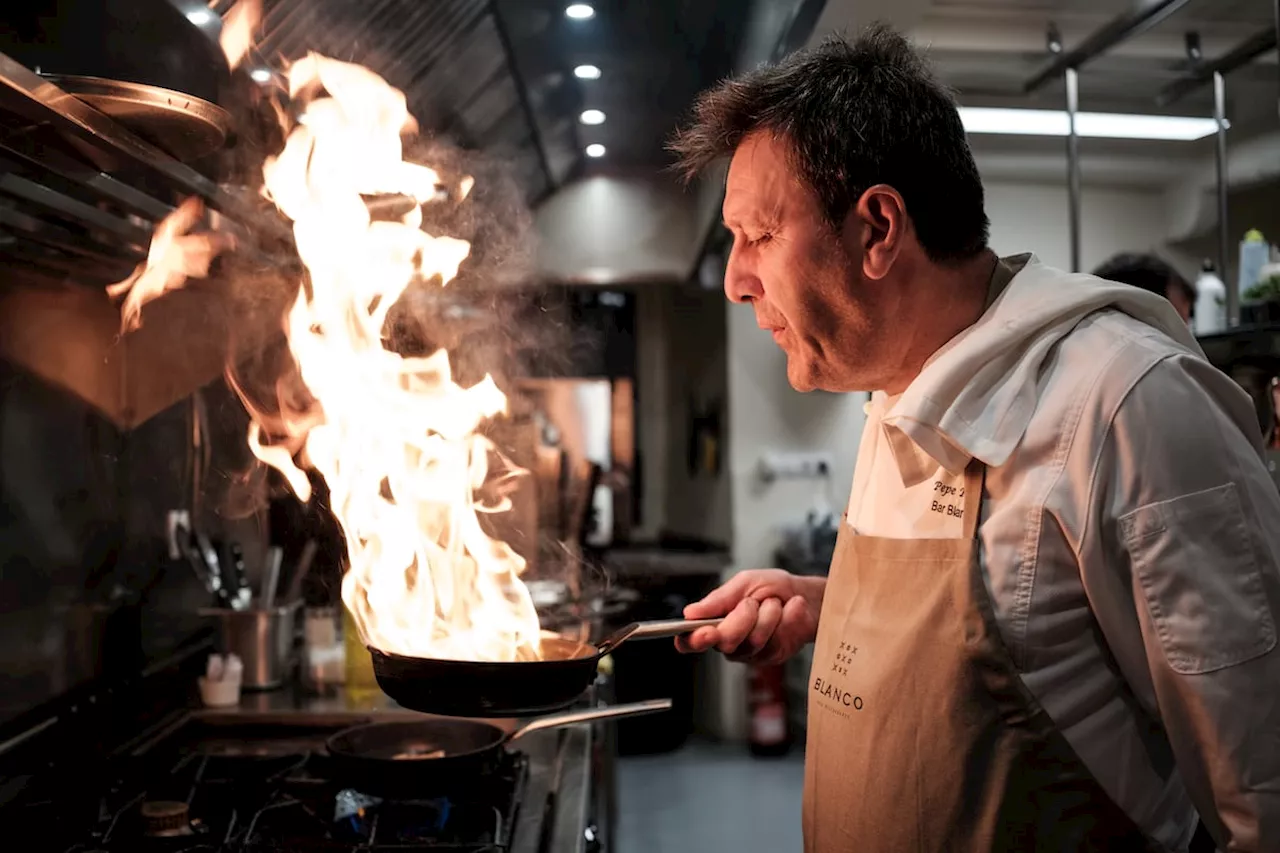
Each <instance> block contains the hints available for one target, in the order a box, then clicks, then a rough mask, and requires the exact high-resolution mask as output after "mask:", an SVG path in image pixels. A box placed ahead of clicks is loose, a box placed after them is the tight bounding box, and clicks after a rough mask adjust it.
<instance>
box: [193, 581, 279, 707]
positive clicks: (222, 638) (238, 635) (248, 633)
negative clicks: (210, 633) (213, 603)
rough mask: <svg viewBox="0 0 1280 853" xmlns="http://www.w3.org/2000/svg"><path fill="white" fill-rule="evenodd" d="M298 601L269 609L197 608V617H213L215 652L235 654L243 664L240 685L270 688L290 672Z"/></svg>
mask: <svg viewBox="0 0 1280 853" xmlns="http://www.w3.org/2000/svg"><path fill="white" fill-rule="evenodd" d="M298 604H299V602H297V601H294V602H292V603H290V604H283V605H281V606H279V607H273V608H271V609H269V610H230V609H226V608H221V607H216V608H215V607H207V608H203V609H201V611H200V615H201V616H206V617H209V618H211V619H213V620H214V623H215V626H216V628H217V643H218V651H219V652H221V653H222V654H232V655H235V656H236V657H238V658H240V661H241V663H243V664H244V681H243V682H241V687H243V688H244V689H245V690H271V689H272V688H275V687H279V686H280V685H282V684H284V682H285V679H287V678H288V677H289V676H290V674H291V673H292V670H293V663H294V636H295V631H294V626H295V623H296V619H297V615H298Z"/></svg>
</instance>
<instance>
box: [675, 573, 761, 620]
mask: <svg viewBox="0 0 1280 853" xmlns="http://www.w3.org/2000/svg"><path fill="white" fill-rule="evenodd" d="M750 580H751V579H750V578H749V577H747V574H746V573H745V572H739V573H738V574H736V575H734V576H733V577H731V578H729V580H728V581H726V582H725V583H724V584H723V585H722V586H718V587H716V588H715V589H713V590H711V592H709V593H707V596H706V597H705V598H703V599H702V600H701V601H695V602H693V603H692V604H689V605H686V606H685V608H684V618H686V619H712V618H714V617H716V616H724V615H725V614H726V613H728V612H729V611H731V610H733V608H734V607H736V606H737V605H738V602H739V601H741V600H742V596H743V594H744V593H745V592H746V589H747V584H748V583H750Z"/></svg>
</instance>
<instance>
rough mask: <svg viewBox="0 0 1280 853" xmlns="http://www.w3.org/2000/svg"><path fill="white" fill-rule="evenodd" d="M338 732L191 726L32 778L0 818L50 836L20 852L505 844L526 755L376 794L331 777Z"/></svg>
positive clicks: (467, 851) (492, 848)
mask: <svg viewBox="0 0 1280 853" xmlns="http://www.w3.org/2000/svg"><path fill="white" fill-rule="evenodd" d="M339 728H341V727H333V728H326V729H319V728H302V729H299V730H294V729H289V728H287V727H279V726H269V727H261V726H260V727H253V726H231V727H229V726H207V725H203V724H201V723H200V722H199V721H196V720H193V721H189V722H188V723H187V724H186V725H184V726H182V727H181V728H180V729H179V730H178V731H176V732H174V733H172V734H171V735H169V736H167V737H165V738H164V739H162V740H161V741H160V742H158V743H157V744H156V745H154V746H150V747H147V748H146V749H145V750H142V751H140V752H138V753H136V754H133V755H129V756H126V757H123V758H121V759H119V760H117V761H115V762H113V763H112V766H111V767H110V768H92V769H88V768H87V769H86V772H85V773H84V774H75V778H67V774H63V776H62V777H54V778H48V779H42V780H39V781H38V782H35V783H33V784H31V785H30V786H29V787H28V790H27V791H25V792H24V795H23V797H22V798H21V799H20V801H19V802H18V803H17V804H16V810H10V809H6V810H5V812H6V815H5V816H6V818H7V822H8V824H9V826H11V827H14V826H21V827H23V828H24V833H25V834H28V836H29V837H36V838H43V839H44V840H45V842H46V844H45V846H36V847H34V848H27V849H40V850H46V849H47V850H50V851H65V853H96V852H97V851H102V853H115V851H130V853H152V851H154V853H205V851H209V853H259V851H262V853H265V851H284V850H288V851H291V853H294V851H296V853H310V851H317V852H318V851H325V853H329V851H333V853H338V851H352V853H354V851H361V853H365V851H368V853H376V851H384V850H394V851H402V852H403V853H411V851H432V853H506V851H508V850H509V849H510V845H511V843H512V830H513V827H514V826H515V823H516V819H517V816H518V814H519V810H520V807H521V804H522V802H523V801H524V799H525V789H526V787H527V783H528V778H529V761H528V759H527V758H526V757H525V756H524V755H522V754H519V753H510V754H508V755H507V756H506V758H505V760H504V762H503V764H502V765H501V767H500V769H499V771H498V772H496V773H492V774H488V775H486V776H485V777H484V778H480V779H465V778H463V779H451V780H449V782H448V784H447V786H446V789H444V790H433V789H430V788H427V789H418V790H414V791H412V792H408V791H406V792H404V796H403V798H379V797H374V796H369V795H366V794H363V793H361V792H359V791H357V790H355V789H354V788H352V787H350V786H349V785H347V784H346V783H344V781H343V779H342V778H341V776H340V775H339V774H337V773H335V768H333V767H332V766H331V762H330V760H329V758H328V756H327V755H326V754H325V752H324V749H323V742H324V739H325V738H326V737H327V736H328V735H330V734H333V733H334V732H335V731H337V730H338V729H339ZM437 787H439V786H437Z"/></svg>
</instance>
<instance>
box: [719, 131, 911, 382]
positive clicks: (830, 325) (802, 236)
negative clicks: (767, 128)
mask: <svg viewBox="0 0 1280 853" xmlns="http://www.w3.org/2000/svg"><path fill="white" fill-rule="evenodd" d="M786 154H787V152H786V148H785V146H784V144H783V143H781V142H779V141H777V140H775V139H774V138H772V136H771V135H769V134H765V133H756V134H753V135H751V136H749V137H747V138H746V139H745V140H744V141H743V142H742V144H741V145H739V146H738V149H737V151H735V152H734V155H733V160H732V162H731V163H730V165H729V176H728V181H727V184H726V190H725V200H724V210H723V212H724V221H725V225H726V226H728V228H729V229H730V230H731V231H732V232H733V250H732V252H731V253H730V255H729V262H728V266H727V268H726V270H725V279H724V290H725V295H726V296H727V297H728V298H729V300H730V301H732V302H745V303H748V304H750V305H751V307H752V309H753V310H754V311H755V315H756V323H757V324H759V326H760V328H762V329H765V330H766V331H769V332H771V333H772V334H773V340H774V342H775V343H777V345H778V346H779V347H781V348H782V350H783V352H785V353H786V355H787V378H788V379H789V380H790V382H791V385H792V386H793V387H794V388H796V389H797V390H799V391H811V390H813V389H815V388H819V389H822V390H825V391H854V390H871V389H874V388H877V387H881V386H880V385H879V384H877V383H878V382H879V381H880V380H881V379H882V378H883V377H882V376H881V374H882V373H884V371H885V368H886V366H887V365H885V364H884V358H883V347H882V341H883V335H884V333H885V330H886V329H887V328H888V326H889V323H888V322H887V321H888V320H889V319H890V314H891V312H890V310H889V309H890V308H891V306H890V305H888V304H886V300H885V298H884V296H885V288H884V287H883V285H884V284H885V282H884V281H883V280H881V281H864V277H863V275H862V250H861V247H860V244H861V241H860V239H859V236H858V231H859V227H860V225H859V222H858V221H857V218H856V217H852V216H851V217H849V219H848V220H847V221H846V223H845V227H844V228H843V229H842V230H841V231H839V232H838V231H836V230H834V229H832V228H831V227H830V226H829V225H828V224H827V223H826V221H825V220H824V219H823V218H822V211H821V207H820V206H819V203H818V199H817V198H816V197H815V196H814V195H813V193H812V192H811V191H810V190H809V189H808V188H807V187H806V186H805V185H804V183H803V182H802V181H801V180H800V179H799V178H798V177H797V176H796V175H795V174H794V172H793V171H792V169H791V166H790V165H789V164H788V162H787V157H786Z"/></svg>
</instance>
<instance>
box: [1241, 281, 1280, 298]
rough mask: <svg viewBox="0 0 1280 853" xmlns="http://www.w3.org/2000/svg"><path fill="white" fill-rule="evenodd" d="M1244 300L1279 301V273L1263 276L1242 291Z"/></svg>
mask: <svg viewBox="0 0 1280 853" xmlns="http://www.w3.org/2000/svg"><path fill="white" fill-rule="evenodd" d="M1244 301H1246V302H1280V275H1273V276H1271V277H1269V278H1264V279H1263V280H1262V281H1260V282H1258V283H1257V284H1255V285H1254V286H1253V287H1250V288H1249V289H1248V290H1246V291H1245V292H1244Z"/></svg>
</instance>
